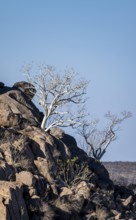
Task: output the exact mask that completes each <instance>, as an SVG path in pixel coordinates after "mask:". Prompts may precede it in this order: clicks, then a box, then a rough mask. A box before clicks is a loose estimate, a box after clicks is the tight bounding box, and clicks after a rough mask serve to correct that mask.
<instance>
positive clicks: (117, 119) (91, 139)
mask: <svg viewBox="0 0 136 220" xmlns="http://www.w3.org/2000/svg"><path fill="white" fill-rule="evenodd" d="M131 116H132V114H131V113H130V112H127V111H124V112H122V113H121V115H120V116H117V115H113V114H111V113H110V112H108V113H107V114H106V115H105V117H106V118H107V119H108V120H109V124H108V125H107V127H106V128H105V129H104V130H102V131H101V130H99V129H98V128H97V125H98V121H96V122H95V123H94V125H93V126H90V125H89V126H88V125H86V124H83V126H82V127H81V128H80V130H79V134H80V135H81V136H82V137H83V139H84V140H85V143H86V144H87V153H88V155H89V156H90V157H93V158H95V159H96V160H100V159H101V158H102V157H103V155H104V154H105V153H106V150H107V148H108V146H109V145H110V144H111V142H113V141H114V140H116V138H117V131H119V129H120V127H119V124H121V123H122V122H123V121H124V120H125V119H127V118H129V117H131Z"/></svg>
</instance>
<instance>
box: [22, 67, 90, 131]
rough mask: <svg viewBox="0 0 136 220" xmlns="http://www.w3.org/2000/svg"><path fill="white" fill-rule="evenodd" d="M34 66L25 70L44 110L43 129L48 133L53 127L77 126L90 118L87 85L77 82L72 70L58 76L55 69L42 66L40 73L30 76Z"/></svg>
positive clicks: (76, 76)
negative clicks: (86, 117) (85, 108)
mask: <svg viewBox="0 0 136 220" xmlns="http://www.w3.org/2000/svg"><path fill="white" fill-rule="evenodd" d="M31 71H32V67H31V65H28V66H27V67H25V75H26V77H27V80H28V81H29V82H30V83H32V84H33V85H34V86H35V88H36V90H37V93H36V96H37V97H38V101H39V104H40V105H41V106H42V108H43V111H44V118H43V121H42V124H41V128H42V129H45V131H48V130H49V129H51V128H52V127H56V126H60V127H68V126H71V127H73V128H75V127H78V126H79V125H81V124H82V123H83V119H84V117H85V116H86V115H87V114H86V113H85V111H84V104H85V102H86V98H85V94H86V87H87V85H88V82H87V81H85V80H83V79H81V80H78V74H77V73H75V71H74V70H73V69H67V70H65V71H64V73H63V74H58V73H56V72H55V69H54V68H53V67H52V66H41V67H40V68H39V70H38V74H36V75H35V76H33V75H32V76H31V74H30V73H31Z"/></svg>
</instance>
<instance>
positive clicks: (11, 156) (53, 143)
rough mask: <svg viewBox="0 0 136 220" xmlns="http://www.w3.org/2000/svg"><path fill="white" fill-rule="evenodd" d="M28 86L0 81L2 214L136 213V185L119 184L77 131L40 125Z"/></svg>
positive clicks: (87, 216)
mask: <svg viewBox="0 0 136 220" xmlns="http://www.w3.org/2000/svg"><path fill="white" fill-rule="evenodd" d="M28 86H30V84H29V85H28V84H27V83H26V82H18V83H15V84H14V86H13V87H12V88H10V87H6V86H4V84H3V83H0V219H2V220H13V219H17V220H29V219H30V220H34V219H36V220H40V219H41V220H42V219H49V220H72V219H76V220H78V219H79V220H97V219H98V220H105V219H107V220H114V219H136V196H135V195H134V193H133V191H131V190H129V189H127V188H125V187H121V186H115V185H114V184H113V183H112V181H111V180H110V179H109V174H108V172H107V170H106V169H105V167H104V166H103V165H102V164H101V163H100V162H99V161H95V160H94V159H93V158H89V157H88V156H87V154H86V152H84V151H83V150H82V149H80V148H79V147H78V143H77V142H76V140H75V139H74V137H72V136H70V135H68V134H65V132H64V131H63V130H62V129H60V128H54V129H52V130H50V131H48V132H46V133H45V131H44V130H42V129H41V128H40V124H41V121H42V117H43V115H42V113H40V112H39V110H38V109H37V108H36V106H35V105H34V104H33V103H32V100H31V99H32V94H34V90H33V91H31V92H32V93H31V92H30V91H29V92H30V93H31V94H30V93H29V92H28V90H27V89H28V88H27V87H28ZM26 88H27V89H26ZM32 89H34V88H32Z"/></svg>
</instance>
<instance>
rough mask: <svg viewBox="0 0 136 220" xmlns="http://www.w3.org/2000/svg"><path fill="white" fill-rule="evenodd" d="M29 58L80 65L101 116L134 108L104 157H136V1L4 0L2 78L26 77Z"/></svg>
mask: <svg viewBox="0 0 136 220" xmlns="http://www.w3.org/2000/svg"><path fill="white" fill-rule="evenodd" d="M27 63H34V64H35V65H40V64H45V65H46V64H49V65H53V66H55V67H56V68H57V70H63V69H65V67H66V66H68V67H72V68H74V69H75V71H77V72H79V73H80V76H81V77H85V79H87V80H88V81H90V84H89V87H88V90H87V96H88V97H90V99H89V100H88V101H87V111H88V112H89V113H90V114H91V115H92V116H93V117H94V118H98V119H100V121H104V119H103V115H104V114H105V113H106V112H107V111H109V110H110V111H111V112H112V113H115V114H117V113H119V112H121V111H123V110H128V111H131V112H132V114H133V117H132V118H130V119H127V120H126V121H124V122H123V123H122V124H121V128H122V129H121V130H120V131H119V132H118V139H117V140H116V141H115V142H113V143H112V144H111V145H110V146H109V148H108V149H107V152H106V154H105V155H104V157H103V160H105V161H136V146H135V137H136V99H135V94H136V1H135V0H110V1H109V0H23V1H18V0H12V1H11V0H0V81H1V82H4V83H5V85H7V86H12V85H13V84H14V83H15V82H17V81H21V80H25V78H24V75H23V73H22V67H23V65H25V64H27ZM104 123H105V122H104Z"/></svg>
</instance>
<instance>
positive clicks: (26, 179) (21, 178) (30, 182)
mask: <svg viewBox="0 0 136 220" xmlns="http://www.w3.org/2000/svg"><path fill="white" fill-rule="evenodd" d="M16 181H17V182H19V183H21V184H23V185H27V186H33V187H34V185H35V182H36V180H35V178H34V176H33V174H32V173H31V172H28V171H21V172H19V173H16Z"/></svg>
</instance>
